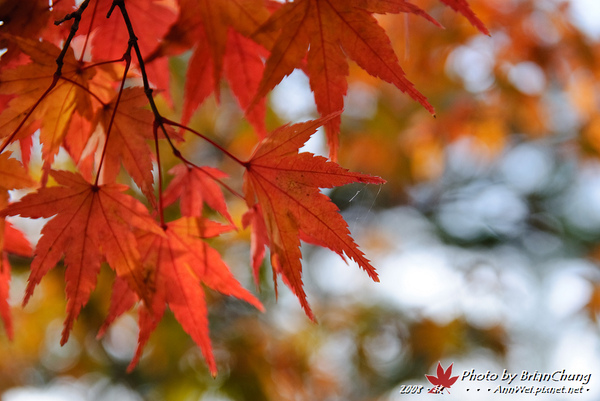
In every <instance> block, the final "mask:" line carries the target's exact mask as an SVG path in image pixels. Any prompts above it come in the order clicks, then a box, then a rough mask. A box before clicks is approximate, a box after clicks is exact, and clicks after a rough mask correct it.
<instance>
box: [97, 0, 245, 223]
mask: <svg viewBox="0 0 600 401" xmlns="http://www.w3.org/2000/svg"><path fill="white" fill-rule="evenodd" d="M117 7H118V8H119V10H120V12H121V15H122V16H123V20H124V21H125V26H126V27H127V32H128V33H129V43H130V46H132V47H133V50H134V51H135V55H136V58H137V60H138V65H139V69H140V73H141V75H142V82H143V85H144V93H145V94H146V97H147V98H148V103H149V104H150V108H151V109H152V113H153V114H154V124H155V128H154V130H153V131H154V140H155V141H156V142H158V132H157V131H158V128H160V130H161V131H162V132H163V134H164V136H165V138H166V139H167V142H168V143H169V145H170V147H171V150H172V151H173V154H174V155H175V157H177V158H179V159H180V160H182V161H183V162H184V163H186V164H187V165H188V166H191V167H195V168H198V169H200V170H202V169H201V168H200V167H198V166H196V165H195V164H194V163H192V162H190V161H189V160H187V159H186V158H185V157H183V155H182V154H181V152H180V151H179V150H178V149H177V148H176V147H175V145H174V144H173V141H172V140H171V138H170V137H169V134H168V133H167V129H166V127H165V124H169V125H172V126H175V127H179V128H183V129H185V130H188V131H190V132H191V133H193V134H195V135H197V136H199V137H201V138H202V139H204V140H206V141H207V142H208V143H210V144H211V145H213V146H214V147H216V148H217V149H219V150H220V151H221V152H223V154H225V155H226V156H228V157H229V158H231V159H232V160H234V161H236V162H237V163H239V164H240V165H242V166H245V165H246V163H245V162H244V161H242V160H240V159H239V158H237V157H236V156H235V155H233V154H232V153H231V152H229V151H228V150H227V149H225V148H224V147H222V146H221V145H219V144H218V143H216V142H215V141H213V140H212V139H210V138H208V137H207V136H205V135H203V134H201V133H199V132H197V131H195V130H193V129H191V128H189V127H187V126H184V125H182V124H179V123H177V122H175V121H171V120H169V119H167V118H165V117H163V116H162V115H161V114H160V112H159V111H158V108H157V106H156V102H155V101H154V97H153V96H152V88H151V87H150V82H149V80H148V74H147V73H146V66H145V62H144V58H143V57H142V53H141V51H140V47H139V45H138V43H137V40H138V39H137V36H136V35H135V31H134V29H133V24H132V23H131V18H130V17H129V14H128V13H127V8H126V7H125V1H124V0H113V3H112V5H111V8H110V10H109V11H108V14H107V17H110V15H111V14H112V12H113V11H114V9H115V8H117ZM158 153H159V151H158V146H157V148H156V157H157V160H159V157H160V155H159V154H158ZM158 166H159V171H160V163H159V164H158ZM202 171H204V170H202ZM204 172H205V173H206V174H208V175H209V176H210V177H211V178H212V179H213V180H215V181H216V182H218V183H219V184H220V185H222V186H223V187H224V188H225V189H227V190H228V191H230V192H231V193H232V194H233V195H235V196H237V197H239V198H242V199H244V197H243V196H242V195H241V194H240V193H239V192H237V191H236V190H234V189H233V188H231V187H229V186H228V185H227V184H225V183H224V182H223V181H221V180H220V179H218V178H216V177H214V176H212V175H211V174H209V173H208V172H206V171H204ZM158 185H159V196H160V197H162V196H161V195H162V180H161V179H160V178H159V183H158ZM159 205H160V206H159V207H160V208H161V211H160V215H161V224H163V225H164V222H163V221H162V219H163V216H162V199H159Z"/></svg>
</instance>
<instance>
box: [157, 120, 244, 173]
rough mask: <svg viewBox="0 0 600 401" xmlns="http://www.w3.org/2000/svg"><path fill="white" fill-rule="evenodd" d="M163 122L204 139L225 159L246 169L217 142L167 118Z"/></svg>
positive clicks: (242, 162)
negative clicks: (224, 156) (221, 153)
mask: <svg viewBox="0 0 600 401" xmlns="http://www.w3.org/2000/svg"><path fill="white" fill-rule="evenodd" d="M163 120H164V122H165V123H167V124H169V125H172V126H174V127H178V128H183V129H184V130H187V131H189V132H191V133H192V134H194V135H196V136H198V137H200V138H202V139H204V140H205V141H206V142H208V143H210V144H211V145H213V146H214V147H215V148H217V149H219V150H220V151H221V152H223V154H225V155H226V156H227V157H229V158H230V159H232V160H233V161H235V162H236V163H238V164H239V165H241V166H242V167H246V165H247V164H248V163H246V162H245V161H242V160H240V159H239V158H238V157H236V156H235V155H234V154H232V153H231V152H229V151H228V150H227V149H225V148H224V147H223V146H221V145H219V144H218V143H217V142H215V141H214V140H212V139H210V138H209V137H207V136H206V135H204V134H202V133H200V132H198V131H196V130H194V129H192V128H190V127H188V126H186V125H183V124H179V123H178V122H175V121H171V120H169V119H168V118H163Z"/></svg>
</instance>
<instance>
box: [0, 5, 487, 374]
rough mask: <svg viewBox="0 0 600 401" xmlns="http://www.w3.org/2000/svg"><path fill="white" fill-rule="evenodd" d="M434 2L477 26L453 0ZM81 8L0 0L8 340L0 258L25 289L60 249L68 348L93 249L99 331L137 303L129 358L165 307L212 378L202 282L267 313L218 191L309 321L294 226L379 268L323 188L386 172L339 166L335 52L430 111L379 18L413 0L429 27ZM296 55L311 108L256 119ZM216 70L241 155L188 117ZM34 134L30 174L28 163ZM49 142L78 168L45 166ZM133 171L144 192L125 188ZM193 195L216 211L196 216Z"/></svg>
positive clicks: (209, 8)
mask: <svg viewBox="0 0 600 401" xmlns="http://www.w3.org/2000/svg"><path fill="white" fill-rule="evenodd" d="M442 2H443V3H445V4H446V5H448V6H450V7H451V8H453V9H454V10H456V11H458V12H459V13H461V14H463V15H464V16H465V17H466V18H467V19H468V20H469V21H470V22H471V23H472V24H473V25H474V26H475V27H477V28H478V29H479V30H480V31H481V32H483V33H485V34H488V32H487V30H486V28H485V27H484V25H483V24H482V23H481V21H480V20H479V19H478V18H477V17H476V16H475V14H474V13H473V11H472V10H471V9H470V8H469V5H468V4H467V3H466V1H465V0H442ZM77 4H78V5H77ZM77 4H76V3H75V1H74V0H55V1H54V2H51V5H50V6H49V5H48V1H47V0H31V1H27V2H25V3H24V2H22V1H18V0H7V1H4V2H2V4H0V21H2V25H1V27H0V47H2V48H4V49H5V52H4V54H2V56H1V57H0V140H1V142H0V209H1V211H0V250H1V251H2V259H0V263H1V266H0V267H1V269H0V315H1V316H2V319H3V321H4V326H5V328H6V331H7V332H8V335H9V336H12V330H13V329H12V326H11V320H10V311H9V306H8V301H7V298H8V284H9V280H10V266H9V264H8V259H7V256H6V255H7V254H18V255H22V256H26V257H31V256H33V259H32V262H31V272H30V276H29V282H28V286H27V289H26V294H25V299H24V303H27V301H28V300H29V299H30V297H31V296H32V294H33V291H34V288H35V287H36V285H38V284H39V283H40V281H41V280H42V278H43V277H44V276H45V275H46V274H47V273H48V272H49V271H50V270H51V269H53V268H54V267H55V266H56V265H57V264H58V263H59V262H60V261H61V259H62V260H64V265H65V266H66V271H65V282H66V287H65V288H66V297H67V301H68V302H67V317H66V320H65V324H64V330H63V334H62V340H61V342H62V343H63V344H64V343H65V342H66V341H67V340H68V337H69V333H70V331H71V329H72V327H73V324H74V322H75V320H76V319H77V316H78V315H79V313H80V311H81V309H82V308H83V307H84V306H85V305H86V303H87V302H88V300H89V298H90V294H91V293H92V291H94V289H95V286H96V280H97V276H98V274H99V272H100V270H101V268H102V265H103V263H105V262H106V264H107V265H108V266H109V267H110V268H111V269H112V270H113V271H114V273H115V279H114V285H113V293H112V298H111V306H110V310H109V314H108V317H107V320H106V323H105V325H104V326H103V327H102V328H101V330H100V334H102V333H103V332H104V331H105V330H106V328H107V327H108V325H109V324H110V323H111V322H113V321H114V320H115V319H116V318H117V317H118V316H120V315H121V314H123V313H125V312H126V311H128V310H129V309H131V308H133V307H134V306H135V305H136V304H137V305H138V307H137V310H138V313H139V326H140V334H139V347H138V350H137V352H136V354H135V357H134V360H133V361H132V363H131V365H130V368H132V367H133V366H135V364H136V363H137V361H138V360H139V358H140V356H141V353H142V350H143V347H144V344H145V343H146V342H147V340H148V338H149V336H150V334H151V332H152V331H153V330H154V329H155V328H156V326H157V324H158V323H159V321H160V320H161V318H162V316H163V314H164V312H165V309H166V306H168V307H169V309H170V310H171V311H172V312H173V314H174V315H175V318H176V319H177V320H178V321H179V322H180V324H181V326H182V327H183V329H184V330H185V331H186V332H187V333H188V334H189V335H190V336H191V337H192V338H193V340H194V341H195V342H196V343H197V344H198V346H199V347H200V348H201V350H202V352H203V355H204V357H205V359H206V361H207V363H208V365H209V368H210V370H211V372H212V373H213V374H215V373H216V369H217V368H216V362H215V360H214V357H213V355H212V351H211V345H210V338H209V335H208V319H207V305H206V300H205V294H204V290H203V285H205V286H207V287H209V288H211V289H214V290H216V291H218V292H220V293H223V294H225V295H231V296H235V297H237V298H239V299H242V300H244V301H246V302H248V303H250V304H252V305H254V306H255V307H256V308H258V309H259V310H262V309H263V307H262V305H261V303H260V302H259V301H258V299H257V298H256V297H255V296H254V295H252V294H251V293H250V292H249V291H247V290H246V289H244V288H243V287H242V286H241V284H240V283H239V282H238V281H237V280H236V279H235V277H234V276H233V275H232V273H231V271H230V269H229V267H228V266H227V265H226V264H225V262H224V261H223V259H222V257H221V254H220V253H219V252H218V251H217V250H216V249H215V248H213V247H211V246H210V245H209V242H207V239H209V238H213V237H218V236H221V235H223V234H225V233H227V232H229V231H231V230H235V229H239V227H236V226H235V219H234V218H232V216H231V215H230V212H229V210H228V203H227V198H226V196H225V194H224V193H223V189H225V190H226V191H227V192H228V193H230V194H231V195H233V196H238V197H241V198H243V199H244V200H245V202H246V204H247V208H248V209H247V212H246V213H245V214H244V216H243V218H242V225H243V227H244V228H246V227H249V228H250V230H251V258H252V261H251V265H252V268H253V271H254V274H255V278H256V281H257V284H258V276H259V269H260V267H261V266H262V265H263V259H264V258H265V255H266V249H267V248H268V249H269V251H270V261H271V263H270V264H271V266H272V269H273V276H274V279H275V280H276V278H277V276H281V278H282V279H283V281H284V283H285V284H286V285H287V286H289V287H290V289H291V290H292V292H293V293H294V294H295V295H296V296H297V297H298V299H299V301H300V304H301V306H302V308H303V309H304V311H305V312H306V314H307V315H308V316H309V317H310V318H311V319H314V315H313V312H312V311H311V309H310V306H309V304H308V302H307V299H306V294H305V292H304V289H303V283H302V265H301V262H300V259H301V253H300V248H299V247H300V241H301V240H302V241H305V242H308V243H311V244H315V245H319V246H322V247H326V248H329V249H331V250H332V251H334V252H336V253H338V254H339V255H340V256H342V257H344V256H346V257H349V258H350V259H352V260H354V261H355V262H356V263H357V264H358V265H359V266H360V267H361V268H362V269H364V270H365V271H366V272H367V274H368V275H369V276H370V277H371V278H372V279H373V280H375V281H377V280H378V278H377V273H376V272H375V269H374V267H373V266H372V265H371V264H370V262H369V260H368V259H367V258H366V257H365V255H364V254H363V253H362V252H361V251H360V250H359V248H358V246H357V244H356V243H355V242H354V240H353V239H352V237H351V236H350V232H349V230H348V226H347V224H346V222H345V221H344V219H343V218H342V216H341V215H340V213H339V210H338V208H337V207H336V206H335V204H334V203H333V202H331V200H330V199H329V198H328V197H327V196H326V195H324V194H322V193H321V192H320V188H332V187H336V186H341V185H346V184H350V183H357V182H360V183H368V184H382V183H384V180H383V179H381V178H379V177H373V176H370V175H366V174H360V173H354V172H350V171H348V170H346V169H344V168H343V167H341V166H340V165H338V164H337V163H336V154H337V149H338V135H339V131H340V121H341V113H342V110H343V107H344V96H345V94H346V92H347V88H348V83H347V76H348V74H349V64H348V59H350V60H353V61H354V62H356V63H357V64H358V65H359V66H360V67H361V68H363V69H364V70H365V71H366V72H368V73H369V74H371V75H373V76H376V77H379V78H381V79H382V80H384V81H387V82H389V83H391V84H393V85H395V86H396V87H397V88H398V89H400V90H401V91H402V92H405V93H406V94H408V95H409V96H410V97H411V98H413V99H414V100H416V101H417V102H419V103H420V104H422V105H423V106H424V107H425V108H426V109H427V110H429V111H430V112H431V113H433V112H434V109H433V107H432V106H431V105H430V104H429V102H428V101H427V99H426V98H425V97H424V96H423V95H422V94H421V93H420V92H419V91H418V90H417V89H416V88H415V87H414V86H413V85H412V83H411V82H410V81H409V80H408V78H407V77H406V76H405V74H404V72H403V70H402V68H401V66H400V64H399V61H398V58H397V56H396V54H395V53H394V50H393V48H392V45H391V42H390V40H389V38H388V37H387V34H386V32H385V30H384V29H383V28H382V27H381V26H380V25H379V23H378V20H377V19H376V17H375V15H376V14H386V13H411V14H415V15H418V16H420V17H423V18H424V19H426V20H428V21H429V22H431V23H434V24H436V25H439V23H438V22H437V21H436V20H435V19H434V18H433V17H431V16H430V15H429V14H428V13H427V12H425V11H424V10H422V9H420V8H419V7H417V6H415V5H413V4H411V3H409V2H407V1H404V0H391V1H390V0H386V1H382V0H350V1H348V0H296V1H290V2H287V3H280V2H275V1H271V0H219V1H197V0H179V1H176V2H175V1H172V2H165V1H159V0H84V1H82V2H78V3H77ZM183 52H189V53H191V57H190V58H189V64H188V68H187V76H186V81H185V92H184V96H183V97H184V99H183V108H182V110H181V115H182V117H181V122H175V121H171V120H169V119H167V118H165V117H163V115H161V113H160V112H159V110H158V107H157V105H156V103H155V101H154V95H153V90H154V89H159V90H161V93H162V94H163V95H164V97H165V98H166V99H167V100H169V99H171V94H170V92H169V90H168V89H169V79H170V74H169V68H168V57H169V56H173V55H177V54H180V53H183ZM295 69H301V70H303V71H304V72H305V73H306V74H307V75H308V77H309V82H310V87H311V89H312V91H313V92H314V98H315V103H316V105H317V110H318V112H319V114H320V115H321V117H320V118H318V119H316V120H314V121H308V122H304V123H299V124H294V125H285V126H283V127H280V128H278V129H275V130H274V131H272V132H270V133H267V128H266V124H265V110H266V101H265V99H266V96H267V95H268V94H269V92H270V91H271V90H272V89H273V88H274V87H275V86H276V85H277V84H278V83H279V82H281V80H282V79H283V78H284V77H285V76H287V75H289V74H290V73H291V72H292V71H293V70H295ZM222 80H226V81H227V82H228V84H229V88H230V90H231V92H232V93H233V94H234V95H235V97H236V99H237V101H238V103H239V106H240V107H241V108H242V109H243V110H244V111H245V115H246V118H247V120H248V122H249V123H250V124H251V125H252V126H253V128H254V130H255V132H256V134H257V137H258V138H259V141H258V143H257V145H256V147H255V151H254V153H253V155H252V156H251V157H250V158H249V159H248V160H240V159H239V158H238V157H236V156H235V155H234V154H232V153H231V152H230V151H229V150H227V149H226V148H224V147H223V146H221V145H219V144H218V143H217V141H215V140H213V139H210V138H208V137H207V136H206V135H204V134H202V133H200V132H197V131H195V130H193V129H192V128H190V127H188V126H187V125H186V124H188V123H189V121H190V118H191V116H192V115H193V114H194V112H195V110H196V109H197V108H198V107H199V106H200V105H201V104H202V103H203V102H204V101H205V100H206V99H207V98H208V97H209V96H210V95H213V94H214V96H215V97H216V98H217V100H218V99H219V98H220V87H221V81H222ZM320 126H324V127H325V131H326V135H327V138H328V144H329V148H330V159H327V158H324V157H320V156H315V155H313V154H311V153H307V152H303V153H302V152H300V151H299V149H300V148H301V147H302V146H303V145H304V143H305V142H306V141H307V140H308V139H309V137H310V136H311V135H312V134H313V133H314V132H315V131H316V130H317V129H318V128H319V127H320ZM38 132H39V142H40V143H41V150H42V151H41V154H42V156H41V157H42V167H41V172H39V173H38V172H35V171H32V163H31V159H32V152H31V149H32V144H33V137H34V134H35V133H38ZM181 132H188V133H191V134H192V135H194V136H196V137H200V138H202V139H204V140H206V141H207V142H208V143H209V144H211V145H213V146H214V147H215V148H216V149H218V150H219V151H221V152H222V153H223V154H224V155H225V156H226V157H229V158H230V159H232V160H233V161H234V162H236V163H237V164H238V165H239V167H240V168H241V170H242V171H243V172H244V184H243V194H240V193H239V192H238V190H236V189H233V188H231V187H230V186H229V185H228V184H226V183H225V182H224V180H225V179H226V178H227V175H226V174H225V173H224V172H223V171H221V170H220V169H218V168H217V167H214V166H199V165H196V164H194V163H192V162H191V161H189V160H188V159H187V158H186V157H184V156H183V154H182V152H181V151H180V150H179V149H178V148H177V146H179V144H180V143H181V142H182V141H183V136H182V135H181ZM159 142H164V143H166V144H167V145H166V146H168V147H170V149H171V151H172V153H173V154H174V155H175V156H176V157H177V158H178V159H179V161H180V164H179V165H177V166H175V167H174V168H172V169H171V170H170V171H169V174H170V175H171V176H172V179H171V180H170V183H169V184H168V186H166V188H163V186H164V185H165V183H166V182H167V180H166V179H165V178H164V177H163V171H162V167H163V166H162V165H161V162H160V147H159V145H158V143H159ZM61 150H64V151H66V153H67V154H68V156H69V157H70V159H71V160H72V161H73V164H74V165H75V168H74V170H75V171H64V170H56V169H55V168H54V167H55V166H56V159H57V154H58V153H59V151H61ZM122 170H124V171H125V172H126V173H127V175H128V176H129V177H130V179H131V182H128V184H127V185H126V184H124V183H123V182H122V180H120V179H119V176H120V174H121V172H122ZM156 173H158V174H156ZM33 176H37V177H38V178H37V179H35V180H34V179H33V178H31V177H33ZM156 177H158V179H156ZM133 184H135V187H137V188H139V190H140V191H141V195H140V196H134V195H132V193H133V194H135V191H133V192H132V191H129V192H128V190H130V189H132V188H133V187H134V185H133ZM15 189H29V190H30V193H29V194H27V195H25V196H24V197H23V198H22V199H20V200H18V201H15V202H11V197H10V196H9V191H12V190H15ZM177 202H179V214H180V216H181V217H180V218H178V219H175V220H173V221H166V219H165V216H164V215H165V213H164V209H165V207H167V206H169V205H171V204H175V203H177ZM205 207H207V208H209V209H212V210H214V211H216V212H218V213H219V214H220V215H221V216H222V217H223V218H224V219H225V221H226V223H219V222H216V221H213V220H210V219H209V218H207V217H206V213H205V212H204V209H205ZM17 215H20V216H22V217H27V218H33V219H37V218H48V219H49V220H48V221H47V222H46V224H45V225H44V227H43V229H42V236H41V239H40V240H39V242H38V243H37V244H36V245H35V250H34V251H32V249H31V246H30V245H29V243H28V242H27V240H26V239H25V236H24V235H23V234H22V233H21V232H20V231H19V230H18V229H16V228H15V227H13V225H11V224H10V223H9V222H8V221H6V220H5V218H6V217H7V216H17Z"/></svg>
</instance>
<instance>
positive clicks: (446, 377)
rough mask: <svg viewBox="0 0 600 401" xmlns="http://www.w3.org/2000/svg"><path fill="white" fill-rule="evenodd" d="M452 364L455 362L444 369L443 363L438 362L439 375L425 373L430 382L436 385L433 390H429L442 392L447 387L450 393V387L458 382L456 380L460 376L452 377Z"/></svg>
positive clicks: (430, 391)
mask: <svg viewBox="0 0 600 401" xmlns="http://www.w3.org/2000/svg"><path fill="white" fill-rule="evenodd" d="M452 365H454V364H453V363H451V364H450V366H448V369H446V370H445V371H444V368H442V364H441V363H439V362H438V366H437V376H433V375H425V377H426V378H427V380H429V383H431V384H433V385H434V387H433V388H432V389H431V390H429V393H434V394H442V393H443V391H444V389H446V391H448V394H450V391H449V390H448V389H449V388H450V387H452V385H453V384H454V383H456V380H457V379H458V376H454V377H451V376H452Z"/></svg>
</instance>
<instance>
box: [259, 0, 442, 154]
mask: <svg viewBox="0 0 600 401" xmlns="http://www.w3.org/2000/svg"><path fill="white" fill-rule="evenodd" d="M375 12H377V13H386V12H387V13H398V12H410V13H414V14H418V15H421V16H424V17H425V18H427V19H428V20H430V21H432V22H434V23H435V24H437V25H439V24H438V23H437V22H436V21H435V20H434V19H433V18H432V17H430V16H429V15H428V14H427V13H426V12H425V11H423V10H421V9H420V8H418V7H416V6H414V5H412V4H410V3H408V2H406V1H404V0H395V1H380V0H369V1H366V0H364V1H362V0H350V1H349V0H297V1H294V2H289V3H286V4H284V5H283V6H282V7H281V8H280V9H279V10H277V11H275V12H274V13H273V15H272V16H271V17H270V19H269V20H268V21H267V22H266V23H265V24H264V25H263V26H262V27H261V28H260V30H259V31H257V32H256V33H255V35H254V37H260V35H262V34H263V33H264V32H272V31H280V34H279V36H278V38H277V41H276V42H275V44H274V45H273V48H272V49H270V50H271V55H270V56H269V58H268V59H267V62H266V66H265V71H264V75H263V77H262V80H261V83H260V87H259V89H258V91H257V94H256V97H255V99H259V98H262V97H264V96H266V95H267V93H268V92H269V91H271V89H273V88H274V87H275V85H277V84H278V83H279V82H280V81H281V80H282V79H283V77H285V76H286V75H289V74H290V73H291V72H292V71H293V70H294V69H295V68H298V67H299V66H300V65H301V63H302V62H303V60H304V58H305V56H306V54H307V51H308V58H307V61H306V73H307V74H308V77H309V81H310V87H311V89H312V91H313V92H314V97H315V102H316V105H317V110H318V111H319V113H320V114H321V116H326V115H329V114H331V113H334V112H337V111H341V110H342V109H343V106H344V100H343V98H344V95H345V94H346V92H347V89H348V83H347V81H346V77H347V76H348V74H349V67H348V61H347V60H346V58H347V57H348V58H350V59H352V60H354V61H355V62H356V63H357V64H358V65H359V66H360V67H361V68H363V69H364V70H365V71H367V72H368V73H369V74H371V75H373V76H375V77H379V78H381V79H383V80H385V81H387V82H390V83H392V84H394V85H395V86H396V87H398V88H399V89H400V90H401V91H403V92H405V93H407V94H408V95H410V96H411V97H412V98H413V99H415V100H416V101H418V102H419V103H421V104H422V105H423V106H424V107H425V108H426V109H427V110H429V111H430V112H431V113H432V114H433V113H434V110H433V106H431V105H430V104H429V102H428V101H427V99H425V96H423V95H422V94H421V93H420V92H419V91H418V90H416V89H415V87H414V86H413V84H412V83H411V82H410V81H409V80H408V79H407V78H406V76H405V73H404V71H403V70H402V68H401V67H400V64H399V63H398V58H397V56H396V53H395V52H394V49H393V48H392V44H391V42H390V39H389V38H388V36H387V34H386V33H385V31H384V29H383V28H382V27H381V26H380V25H379V24H378V22H377V20H376V19H375V17H374V16H373V15H372V14H373V13H375ZM340 121H341V120H340V116H339V115H336V117H335V118H331V119H329V120H328V121H327V123H326V124H325V128H326V131H327V138H328V143H329V149H330V157H331V159H332V160H336V155H337V148H338V133H339V129H340Z"/></svg>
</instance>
